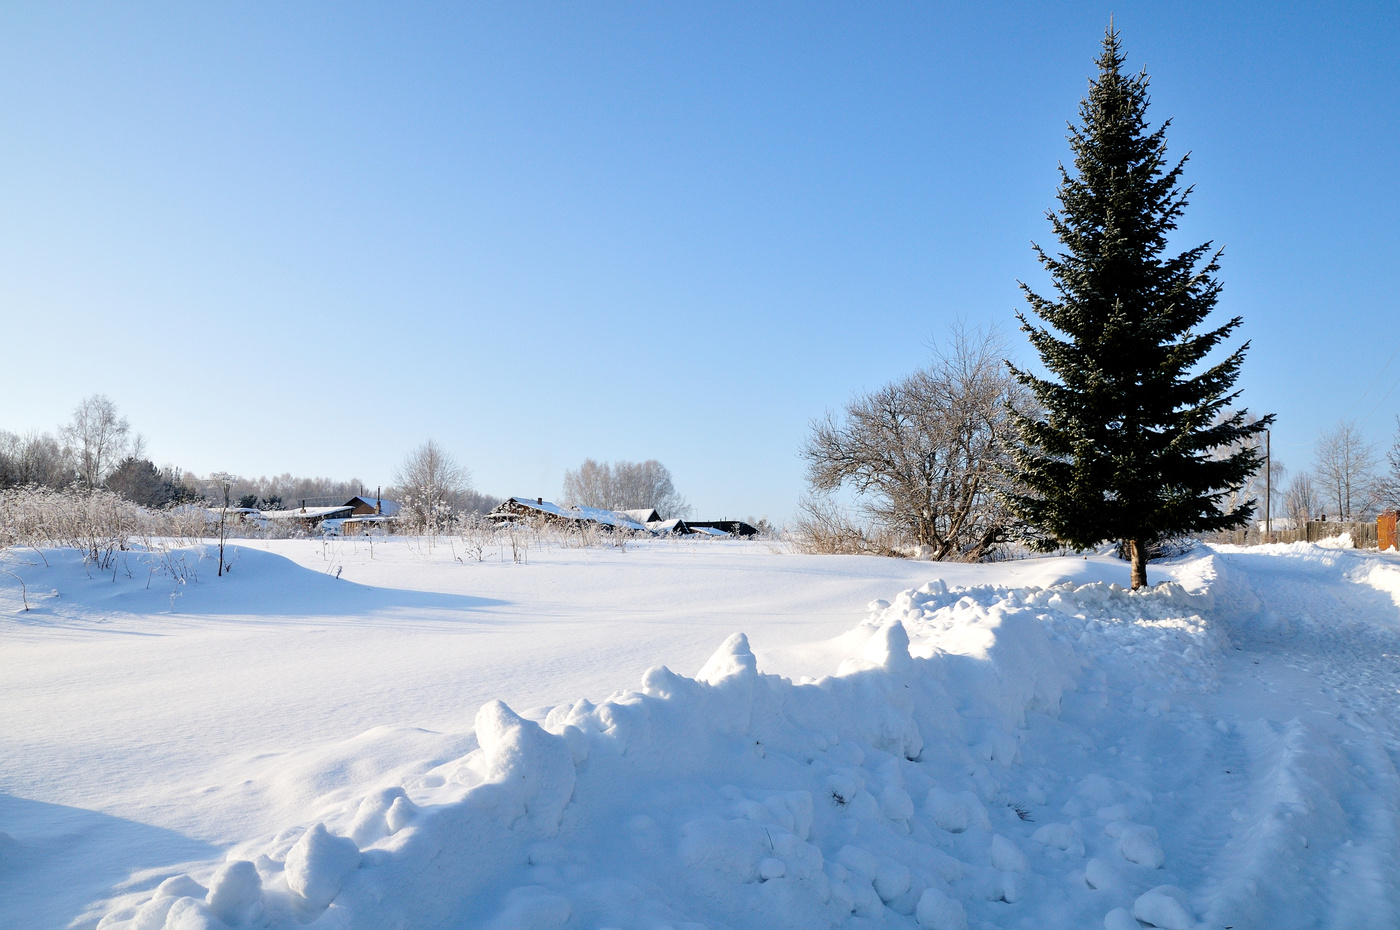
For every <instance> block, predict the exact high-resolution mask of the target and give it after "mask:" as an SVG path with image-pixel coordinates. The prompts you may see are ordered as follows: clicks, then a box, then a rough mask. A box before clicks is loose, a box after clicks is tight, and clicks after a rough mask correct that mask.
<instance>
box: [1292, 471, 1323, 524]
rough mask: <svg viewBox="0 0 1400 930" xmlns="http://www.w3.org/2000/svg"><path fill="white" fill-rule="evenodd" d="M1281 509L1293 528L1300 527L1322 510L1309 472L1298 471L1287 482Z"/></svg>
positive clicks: (1319, 497) (1320, 501)
mask: <svg viewBox="0 0 1400 930" xmlns="http://www.w3.org/2000/svg"><path fill="white" fill-rule="evenodd" d="M1283 511H1284V513H1285V514H1287V515H1288V519H1289V521H1291V522H1292V524H1293V528H1294V529H1302V526H1303V524H1304V523H1307V522H1308V521H1309V520H1312V519H1313V518H1315V517H1316V516H1317V515H1318V514H1320V513H1321V512H1322V500H1321V496H1320V495H1319V494H1318V493H1317V484H1316V482H1314V481H1313V476H1312V475H1311V474H1310V473H1309V472H1300V473H1298V474H1296V475H1294V476H1293V480H1292V481H1290V482H1288V488H1287V489H1286V490H1285V491H1284V492H1283Z"/></svg>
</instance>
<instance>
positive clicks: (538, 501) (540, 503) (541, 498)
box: [535, 497, 544, 507]
mask: <svg viewBox="0 0 1400 930" xmlns="http://www.w3.org/2000/svg"><path fill="white" fill-rule="evenodd" d="M535 503H536V504H539V505H540V506H541V507H543V506H544V498H543V497H537V498H535Z"/></svg>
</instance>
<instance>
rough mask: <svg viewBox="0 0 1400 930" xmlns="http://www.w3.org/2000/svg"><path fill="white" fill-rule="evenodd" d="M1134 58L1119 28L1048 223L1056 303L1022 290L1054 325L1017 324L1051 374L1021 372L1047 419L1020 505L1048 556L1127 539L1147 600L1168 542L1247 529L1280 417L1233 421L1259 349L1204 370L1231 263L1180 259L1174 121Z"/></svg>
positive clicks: (1024, 430) (1030, 451)
mask: <svg viewBox="0 0 1400 930" xmlns="http://www.w3.org/2000/svg"><path fill="white" fill-rule="evenodd" d="M1123 61H1124V56H1123V54H1122V51H1121V49H1120V46H1119V40H1118V33H1117V32H1115V31H1114V30H1113V28H1112V27H1111V26H1110V27H1109V29H1108V31H1107V33H1106V34H1105V36H1104V43H1103V53H1102V54H1101V55H1100V56H1099V59H1098V62H1097V64H1098V69H1099V74H1098V77H1097V78H1096V79H1094V80H1091V81H1090V85H1089V95H1088V97H1087V98H1085V99H1084V100H1083V101H1082V102H1081V103H1080V108H1079V115H1080V121H1081V124H1082V125H1080V126H1074V125H1073V124H1071V125H1070V135H1069V141H1070V146H1071V148H1072V149H1073V151H1074V174H1073V175H1071V174H1070V172H1069V171H1067V170H1066V169H1065V167H1064V166H1063V165H1061V166H1060V187H1059V191H1058V195H1057V196H1058V199H1059V202H1060V210H1059V211H1058V212H1056V211H1054V210H1051V211H1049V213H1048V214H1047V215H1048V216H1049V219H1050V223H1051V226H1052V227H1053V229H1054V232H1055V235H1056V237H1057V238H1058V239H1059V240H1060V243H1061V244H1062V246H1063V247H1064V252H1062V253H1060V254H1057V255H1055V256H1053V257H1052V256H1051V255H1049V254H1047V253H1046V252H1045V251H1044V250H1043V249H1041V248H1040V246H1038V245H1037V246H1035V251H1036V254H1037V256H1038V257H1039V259H1040V261H1041V263H1042V264H1043V265H1044V266H1045V268H1046V269H1047V270H1048V271H1049V272H1050V276H1051V279H1052V280H1053V282H1054V287H1055V291H1056V292H1057V296H1056V298H1055V299H1049V298H1045V297H1041V296H1040V295H1038V294H1036V293H1035V292H1034V291H1032V290H1031V289H1030V288H1029V287H1027V286H1026V285H1025V284H1022V285H1021V289H1022V291H1023V292H1024V293H1025V295H1026V299H1027V301H1028V302H1029V304H1030V306H1031V309H1032V310H1033V311H1034V313H1035V315H1036V316H1037V317H1039V319H1040V320H1041V321H1043V322H1044V323H1046V324H1048V325H1047V326H1040V325H1035V324H1033V323H1031V322H1029V321H1028V320H1027V319H1026V316H1025V315H1024V314H1018V318H1019V319H1020V321H1021V328H1022V329H1023V330H1024V331H1025V333H1026V334H1027V335H1028V336H1029V338H1030V341H1031V344H1032V345H1033V346H1034V347H1035V349H1036V351H1037V352H1038V353H1039V354H1040V359H1041V362H1042V363H1043V364H1044V366H1045V368H1046V369H1047V370H1048V372H1049V373H1050V374H1051V375H1052V376H1053V378H1040V377H1035V376H1033V375H1031V374H1029V373H1027V372H1025V371H1022V370H1019V369H1016V368H1015V367H1014V366H1013V367H1012V371H1013V372H1014V373H1015V375H1016V377H1017V378H1019V379H1020V380H1021V382H1022V383H1023V384H1025V385H1026V386H1027V387H1028V388H1029V389H1030V390H1031V391H1032V392H1033V393H1034V395H1035V397H1036V399H1037V400H1038V401H1039V403H1040V407H1041V412H1040V413H1039V414H1037V415H1034V416H1026V415H1018V426H1019V434H1020V438H1021V443H1020V447H1019V448H1018V449H1017V450H1016V453H1015V459H1016V465H1017V467H1018V472H1019V473H1018V476H1017V477H1018V478H1019V479H1020V480H1021V482H1022V485H1023V488H1024V490H1022V491H1021V492H1020V493H1016V494H1012V495H1009V503H1010V504H1011V506H1012V508H1013V509H1014V510H1015V511H1016V512H1017V513H1018V514H1019V515H1020V516H1021V517H1022V518H1023V519H1024V520H1025V521H1026V522H1027V523H1029V524H1030V525H1031V526H1032V527H1034V528H1036V529H1038V530H1039V531H1040V532H1042V533H1043V534H1045V537H1046V539H1045V543H1046V547H1047V548H1049V547H1053V546H1055V545H1057V544H1067V545H1071V546H1075V547H1077V548H1087V547H1089V546H1094V545H1098V544H1099V543H1102V542H1104V541H1105V540H1116V541H1118V542H1120V543H1121V544H1122V548H1123V549H1124V550H1126V552H1127V554H1128V555H1129V557H1130V558H1131V560H1132V583H1133V587H1135V588H1137V587H1141V586H1143V585H1145V584H1147V561H1148V558H1149V552H1150V551H1151V549H1152V547H1153V546H1154V544H1156V543H1159V542H1161V541H1162V540H1165V539H1168V538H1171V537H1173V536H1179V535H1183V534H1187V533H1194V532H1209V531H1215V530H1223V529H1231V528H1234V527H1238V526H1241V525H1243V524H1245V523H1247V522H1248V521H1249V519H1250V517H1251V515H1252V514H1253V512H1254V502H1253V501H1248V502H1245V503H1243V504H1241V505H1239V506H1237V507H1234V508H1229V507H1227V506H1226V504H1225V502H1224V501H1225V497H1226V495H1227V494H1228V493H1229V491H1230V490H1231V489H1232V488H1238V487H1239V486H1240V485H1241V484H1242V483H1243V482H1244V481H1245V480H1246V479H1247V478H1248V477H1249V476H1250V475H1251V474H1253V473H1254V472H1255V471H1256V470H1258V468H1259V466H1260V459H1259V456H1258V453H1257V451H1256V449H1255V444H1254V443H1253V442H1252V441H1251V440H1252V439H1253V437H1255V436H1257V435H1258V434H1259V433H1260V432H1262V431H1263V430H1264V429H1265V428H1266V427H1267V426H1268V425H1269V424H1270V423H1272V422H1273V416H1272V415H1270V416H1266V417H1263V418H1260V419H1258V420H1255V421H1253V422H1252V423H1251V422H1249V421H1248V420H1247V415H1246V412H1245V411H1243V410H1231V409H1230V406H1231V404H1232V403H1233V402H1234V401H1235V400H1236V399H1237V398H1238V396H1239V394H1238V392H1232V388H1233V386H1234V383H1235V380H1236V379H1237V378H1238V377H1239V372H1240V366H1241V364H1242V363H1243V362H1244V354H1245V350H1246V349H1248V348H1249V344H1248V343H1245V344H1244V345H1242V346H1240V347H1239V348H1237V349H1236V350H1235V351H1234V352H1232V353H1231V354H1230V355H1229V356H1228V357H1226V358H1225V359H1223V360H1221V361H1219V362H1218V363H1216V364H1214V365H1210V366H1208V367H1206V368H1205V370H1203V371H1200V372H1199V373H1193V372H1194V371H1195V369H1196V368H1197V367H1198V366H1199V365H1200V364H1201V363H1202V362H1203V360H1205V358H1206V356H1207V355H1209V354H1210V353H1211V351H1212V350H1213V349H1215V347H1216V346H1217V345H1219V344H1220V343H1221V342H1222V341H1223V340H1224V339H1225V338H1226V337H1228V336H1229V335H1230V334H1231V333H1232V332H1234V330H1235V329H1236V328H1237V327H1238V326H1239V325H1240V318H1239V317H1235V318H1234V319H1232V320H1230V321H1229V322H1227V323H1226V324H1225V325H1223V326H1220V327H1217V328H1215V329H1211V330H1208V331H1206V332H1196V331H1195V330H1194V327H1196V326H1198V325H1199V324H1200V323H1201V322H1202V321H1204V320H1205V318H1206V317H1207V316H1208V315H1209V314H1210V312H1211V310H1212V309H1214V307H1215V302H1216V299H1217V297H1218V296H1219V294H1220V287H1221V286H1220V282H1219V280H1218V279H1217V278H1216V272H1217V271H1218V270H1219V257H1220V252H1219V251H1213V250H1212V244H1211V243H1209V242H1207V243H1205V244H1203V245H1199V246H1196V247H1195V248H1192V249H1188V250H1186V251H1185V252H1182V253H1180V254H1177V255H1174V256H1173V255H1168V254H1166V249H1167V237H1168V235H1169V234H1170V233H1171V232H1172V230H1174V229H1176V224H1177V220H1178V218H1179V217H1180V216H1181V215H1182V212H1183V211H1184V209H1185V207H1186V202H1187V197H1188V195H1189V194H1190V193H1191V188H1189V187H1187V188H1186V189H1184V190H1183V189H1182V188H1180V187H1179V186H1178V181H1179V179H1180V177H1181V173H1182V169H1183V167H1184V166H1185V164H1186V158H1182V159H1181V160H1180V161H1178V162H1176V164H1175V165H1174V166H1169V165H1168V163H1167V157H1166V148H1167V147H1166V130H1167V126H1168V125H1170V123H1171V121H1170V120H1168V121H1167V122H1165V123H1163V124H1162V126H1161V127H1160V128H1158V129H1157V130H1156V131H1155V132H1149V128H1148V125H1147V118H1146V114H1147V105H1148V96H1147V84H1148V78H1147V74H1146V73H1145V72H1143V73H1140V74H1137V75H1126V74H1124V73H1123V71H1122V66H1123ZM1052 330H1053V332H1052ZM1225 447H1233V451H1228V452H1225V451H1222V450H1224V449H1225Z"/></svg>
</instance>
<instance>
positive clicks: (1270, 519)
mask: <svg viewBox="0 0 1400 930" xmlns="http://www.w3.org/2000/svg"><path fill="white" fill-rule="evenodd" d="M1269 452H1270V449H1269V430H1264V541H1265V542H1273V533H1274V506H1273V505H1274V500H1273V496H1274V495H1273V491H1274V489H1273V480H1274V475H1273V471H1274V463H1273V462H1272V461H1270V456H1269Z"/></svg>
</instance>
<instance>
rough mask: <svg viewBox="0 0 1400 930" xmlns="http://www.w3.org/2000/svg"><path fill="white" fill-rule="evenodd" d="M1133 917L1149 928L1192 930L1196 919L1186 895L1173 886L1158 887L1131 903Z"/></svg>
mask: <svg viewBox="0 0 1400 930" xmlns="http://www.w3.org/2000/svg"><path fill="white" fill-rule="evenodd" d="M1133 916H1134V917H1136V918H1137V919H1138V920H1140V921H1142V922H1143V923H1145V924H1147V925H1148V926H1149V927H1160V928H1162V930H1192V928H1193V927H1195V926H1196V918H1195V917H1194V916H1193V915H1192V913H1191V902H1190V901H1188V900H1187V899H1186V893H1185V892H1184V891H1182V890H1181V889H1180V888H1177V887H1175V886H1173V885H1158V886H1157V887H1156V888H1153V889H1152V890H1151V891H1148V892H1146V893H1145V894H1142V895H1140V896H1139V897H1138V899H1137V900H1136V901H1134V902H1133Z"/></svg>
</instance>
